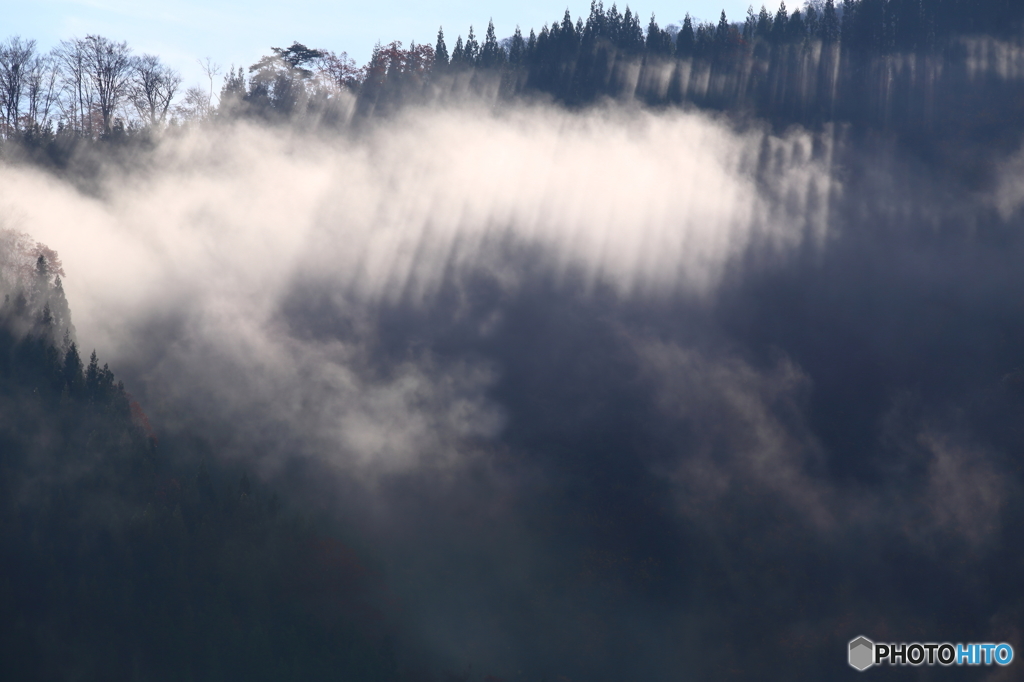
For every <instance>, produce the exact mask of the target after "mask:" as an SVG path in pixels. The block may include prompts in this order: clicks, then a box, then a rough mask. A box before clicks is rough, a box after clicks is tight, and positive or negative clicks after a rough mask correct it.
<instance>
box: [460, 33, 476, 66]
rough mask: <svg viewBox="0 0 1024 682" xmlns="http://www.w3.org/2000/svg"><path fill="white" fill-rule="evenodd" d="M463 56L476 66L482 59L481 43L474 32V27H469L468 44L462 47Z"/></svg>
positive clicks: (471, 64) (466, 60) (464, 59)
mask: <svg viewBox="0 0 1024 682" xmlns="http://www.w3.org/2000/svg"><path fill="white" fill-rule="evenodd" d="M462 58H463V61H465V62H466V64H469V65H470V66H475V65H476V63H477V62H478V61H479V59H480V43H478V42H477V40H476V36H475V35H474V34H473V27H472V26H470V27H469V35H468V36H467V37H466V44H465V46H464V47H463V48H462Z"/></svg>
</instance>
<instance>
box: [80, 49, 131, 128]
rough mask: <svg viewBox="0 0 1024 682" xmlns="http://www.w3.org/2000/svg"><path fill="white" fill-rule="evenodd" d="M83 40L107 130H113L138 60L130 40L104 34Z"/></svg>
mask: <svg viewBox="0 0 1024 682" xmlns="http://www.w3.org/2000/svg"><path fill="white" fill-rule="evenodd" d="M82 43H83V44H84V48H85V49H84V52H85V64H86V67H87V73H88V76H89V78H90V79H91V80H92V84H93V86H94V87H95V89H96V104H97V106H98V107H99V113H100V117H101V119H102V125H103V132H104V133H110V131H111V130H112V129H113V117H114V111H115V110H116V109H117V106H118V104H119V103H120V101H121V100H122V98H124V96H125V95H126V94H127V92H128V88H129V85H130V84H131V77H132V73H133V71H134V67H135V59H134V58H132V54H131V49H130V48H129V47H128V43H126V42H121V43H115V42H114V41H112V40H110V39H108V38H104V37H102V36H94V35H89V36H86V37H85V40H83V41H82Z"/></svg>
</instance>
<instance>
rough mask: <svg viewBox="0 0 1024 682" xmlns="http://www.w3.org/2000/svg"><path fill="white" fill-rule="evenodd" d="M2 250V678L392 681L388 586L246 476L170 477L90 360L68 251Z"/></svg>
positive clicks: (18, 237) (189, 468) (120, 392)
mask: <svg viewBox="0 0 1024 682" xmlns="http://www.w3.org/2000/svg"><path fill="white" fill-rule="evenodd" d="M0 243H2V244H3V247H4V249H3V251H2V252H0V282H2V283H3V285H4V291H5V292H6V293H5V294H4V301H3V305H2V306H0V574H2V576H3V580H2V581H0V612H2V614H3V616H2V617H0V657H2V659H3V668H4V674H5V675H6V676H8V677H10V678H11V679H19V680H66V679H97V680H98V679H107V680H113V679H125V680H127V679H239V677H240V676H244V677H246V678H248V679H265V680H289V679H296V680H309V679H337V677H338V676H339V675H342V676H347V677H351V678H353V679H360V680H389V679H395V674H396V671H397V668H396V661H395V656H394V652H393V651H391V650H390V649H388V648H387V645H386V641H385V639H384V637H385V635H386V634H387V630H386V628H387V627H388V623H387V619H388V616H389V614H387V613H386V612H385V610H384V609H386V608H387V602H386V600H384V599H382V598H383V597H384V594H383V592H381V591H380V586H379V584H378V582H379V581H378V579H377V577H376V576H375V575H374V571H373V570H372V569H371V568H369V567H367V566H366V565H365V564H364V563H363V561H362V560H361V559H360V557H359V556H358V555H357V554H356V553H355V552H354V551H353V550H352V549H350V548H349V547H347V546H346V545H345V544H344V543H342V542H341V541H339V540H338V539H336V537H332V536H331V535H329V534H324V533H323V531H322V529H317V528H316V527H315V526H314V525H313V524H312V523H310V522H309V521H304V520H302V519H301V518H299V517H298V516H295V515H294V514H292V515H290V516H289V515H286V514H284V513H282V512H281V502H280V501H279V499H278V497H277V496H276V495H274V494H272V493H267V492H265V491H264V489H261V488H260V486H259V485H258V484H253V483H251V482H250V479H249V478H248V476H247V475H246V474H244V473H243V474H242V475H241V478H240V479H238V478H235V479H234V481H231V480H230V477H231V473H232V471H233V470H231V469H225V467H224V466H223V465H222V464H221V463H220V462H217V461H214V462H211V464H210V466H209V467H208V466H207V464H206V462H204V461H200V460H197V459H195V458H193V459H192V460H191V461H189V460H188V459H186V460H185V461H180V460H179V461H177V462H173V461H168V459H167V457H166V456H165V455H163V454H162V452H161V449H160V447H159V445H158V440H157V436H156V435H155V434H154V433H153V432H152V430H151V427H150V425H149V422H148V419H147V417H146V415H145V413H144V412H143V410H142V408H141V406H140V405H139V404H138V403H136V402H134V401H133V400H132V398H131V396H130V395H129V394H128V393H127V392H126V391H125V388H124V385H123V384H122V383H121V382H116V383H115V380H114V375H113V373H112V372H111V371H110V369H109V368H108V367H107V365H106V364H104V365H103V367H100V366H99V362H98V360H97V356H96V353H95V352H93V353H92V355H91V357H90V359H89V361H88V363H85V362H83V360H82V358H81V356H80V354H79V350H78V348H77V346H76V344H75V341H74V327H73V326H72V325H71V318H70V311H69V309H68V305H67V302H66V300H65V298H64V294H63V290H62V288H61V280H60V274H58V273H59V271H60V269H61V267H60V261H59V259H58V258H57V255H56V253H55V252H54V251H52V250H50V249H48V248H46V247H45V246H42V245H39V244H36V243H34V242H33V241H32V240H31V239H30V238H28V237H27V236H26V235H23V234H19V233H16V232H13V231H9V230H8V231H0ZM31 255H36V259H35V263H36V266H35V269H34V271H31V272H30V273H26V272H25V270H26V268H25V263H24V261H25V259H26V257H28V256H31ZM211 469H212V472H213V473H212V475H211ZM236 473H237V472H236Z"/></svg>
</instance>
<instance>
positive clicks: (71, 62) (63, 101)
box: [53, 38, 94, 135]
mask: <svg viewBox="0 0 1024 682" xmlns="http://www.w3.org/2000/svg"><path fill="white" fill-rule="evenodd" d="M53 55H54V58H55V59H56V60H57V63H58V65H59V67H60V73H61V79H62V81H63V87H62V89H61V96H60V98H59V99H58V100H57V104H58V106H59V107H60V109H61V114H62V115H63V117H64V119H65V120H66V121H68V122H69V123H70V124H71V129H72V130H75V131H77V132H79V133H83V134H85V135H92V133H93V125H92V111H93V99H94V98H93V90H92V81H91V79H90V78H89V75H88V68H87V64H86V57H85V41H83V40H80V39H78V38H72V39H71V40H62V41H61V43H60V45H59V46H58V47H57V48H56V49H55V50H54V51H53Z"/></svg>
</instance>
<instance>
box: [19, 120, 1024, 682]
mask: <svg viewBox="0 0 1024 682" xmlns="http://www.w3.org/2000/svg"><path fill="white" fill-rule="evenodd" d="M1021 158H1022V157H1021V155H1020V154H1014V153H1007V154H1006V155H1005V157H1004V158H998V159H993V160H992V161H991V168H990V177H991V180H990V181H986V182H979V181H977V179H976V178H971V179H964V178H963V177H961V176H959V175H958V174H957V173H956V172H953V171H952V170H951V169H947V168H936V167H934V166H932V165H929V163H928V162H927V161H925V160H922V158H921V157H920V156H919V155H917V153H916V152H914V151H913V150H912V149H909V148H907V147H905V146H903V145H901V143H900V142H899V141H898V140H894V139H892V138H888V137H885V136H873V135H870V134H863V133H858V132H855V131H851V130H850V129H849V128H846V127H842V126H839V125H836V126H824V127H821V128H819V129H817V130H814V131H809V130H805V129H803V128H800V127H792V128H790V129H788V130H787V131H785V132H781V133H780V132H778V131H773V130H772V129H770V128H769V127H767V126H765V125H761V124H759V123H756V122H754V123H752V122H743V123H740V122H737V121H736V120H735V119H733V118H730V117H727V116H725V115H714V114H709V113H702V112H697V111H688V110H678V109H677V110H669V111H654V110H648V109H641V108H638V107H632V106H628V105H605V106H597V107H593V108H589V109H586V110H583V111H567V110H565V109H562V108H558V107H554V106H547V105H541V104H536V105H525V104H523V105H514V106H508V107H506V108H503V109H502V110H501V111H497V112H496V111H495V110H494V109H492V108H490V107H487V106H485V105H484V104H481V103H477V104H472V103H470V104H458V105H456V104H451V105H445V106H441V105H437V106H429V107H409V108H407V109H405V110H403V111H402V112H401V113H400V114H398V115H395V116H393V117H389V118H386V119H381V120H377V121H374V122H372V123H370V124H367V125H365V126H363V127H362V128H359V129H349V130H345V131H342V132H336V133H329V132H324V131H315V132H310V131H308V130H306V131H304V130H300V129H298V128H297V127H296V128H291V127H286V126H261V125H257V124H253V123H245V122H237V123H230V124H224V125H220V126H209V127H205V128H194V129H190V130H185V131H183V132H180V133H178V134H176V135H167V136H165V137H164V138H162V139H161V140H160V141H159V142H158V144H157V145H156V147H155V149H153V150H152V151H149V152H145V153H142V154H140V156H139V158H137V159H134V160H132V161H131V162H129V163H124V164H117V165H114V164H110V165H103V164H102V163H100V165H99V167H100V168H101V172H100V173H99V175H98V176H97V177H95V178H90V181H89V182H88V183H77V184H76V183H75V182H71V181H69V180H67V179H62V178H60V177H57V176H55V175H53V174H48V173H46V172H44V171H40V170H34V169H32V168H31V167H27V166H18V165H16V164H9V165H4V166H2V167H0V215H2V216H3V217H4V218H3V220H4V222H3V226H4V227H6V228H12V229H17V230H21V231H24V232H27V233H30V234H31V235H32V237H33V238H35V239H38V240H39V241H40V242H43V243H45V244H47V245H48V246H50V247H52V248H53V249H56V250H57V251H58V252H59V254H60V257H61V259H62V262H63V267H64V270H65V271H66V275H67V276H66V278H65V280H64V289H65V291H66V293H67V298H68V301H69V303H70V306H71V310H72V314H73V318H74V325H75V328H76V330H77V339H78V342H79V345H80V346H81V347H82V348H87V349H92V348H94V347H95V348H97V349H98V351H99V352H100V353H101V355H103V357H104V358H105V359H106V360H107V361H109V362H110V365H111V367H113V368H114V369H115V370H116V371H117V372H118V375H119V376H121V377H123V379H124V381H125V384H126V386H127V387H128V389H129V390H130V391H131V392H132V394H133V395H134V396H135V398H136V399H137V400H138V401H139V403H140V404H141V405H142V406H143V407H144V408H145V410H146V413H147V414H148V415H149V419H150V421H151V423H152V425H153V428H154V430H155V431H156V433H157V434H158V436H159V438H160V446H159V448H160V449H161V450H162V451H163V452H165V453H166V456H167V457H171V458H174V457H185V456H186V455H187V454H188V453H192V452H194V451H196V450H200V451H202V452H204V453H215V455H214V456H216V457H221V458H225V459H227V460H230V461H232V462H235V463H240V464H242V465H243V466H245V467H247V468H249V469H250V470H251V471H252V472H254V474H255V475H258V476H259V477H260V478H261V480H263V481H265V482H266V483H267V485H270V486H277V487H278V488H279V489H281V490H282V491H285V494H286V495H287V496H288V497H289V498H290V499H292V500H293V502H292V504H294V505H296V506H300V507H303V506H304V507H308V508H311V509H316V510H318V512H317V513H321V514H325V515H327V516H330V517H332V518H334V519H337V521H338V523H340V524H342V525H344V526H345V527H347V528H350V529H351V532H352V534H353V536H355V537H358V538H360V541H359V542H360V543H361V546H362V547H363V548H364V550H365V552H366V553H367V554H368V555H370V556H372V557H374V559H375V560H376V561H378V562H379V564H380V565H381V566H382V567H383V568H382V572H383V575H384V580H385V581H386V582H387V584H388V585H389V589H390V590H392V592H393V594H394V598H395V600H396V602H397V603H398V604H399V605H400V610H401V613H402V617H401V619H400V621H401V625H400V630H401V638H402V641H403V642H407V643H408V646H409V650H410V651H418V652H424V655H425V656H426V657H427V658H428V659H429V660H430V661H432V663H431V665H434V666H436V669H437V670H439V671H446V672H448V673H449V674H451V675H454V676H458V675H464V676H465V677H464V678H463V679H465V678H470V679H477V678H478V677H481V676H483V675H486V674H492V675H496V676H499V677H501V678H502V679H541V678H544V677H546V678H547V679H573V680H576V679H658V680H660V679H664V680H669V679H680V678H681V677H683V678H687V679H722V678H728V677H729V676H735V677H739V678H752V679H753V678H756V679H776V678H778V679H821V678H822V677H823V676H830V675H836V674H839V670H841V669H844V668H846V666H847V663H846V660H845V658H844V656H845V653H844V651H845V646H846V643H847V642H848V641H849V640H850V639H852V638H853V637H856V636H857V635H859V634H871V635H874V636H875V637H877V638H879V639H881V640H884V641H964V642H973V641H990V642H1001V641H1007V642H1011V643H1013V644H1014V645H1015V646H1017V643H1018V642H1019V637H1020V632H1019V623H1020V622H1021V618H1022V614H1021V606H1022V601H1021V596H1022V595H1021V592H1020V588H1019V585H1018V581H1017V580H1016V579H1015V576H1016V570H1017V569H1019V566H1020V561H1021V554H1020V552H1019V550H1018V549H1016V548H1015V547H1016V544H1017V543H1015V542H1013V539H1014V538H1016V537H1019V533H1020V531H1021V523H1022V521H1024V516H1022V513H1024V510H1022V509H1021V506H1020V502H1019V493H1020V490H1019V488H1020V463H1019V461H1018V460H1019V456H1018V453H1019V452H1020V447H1021V445H1022V444H1024V443H1022V440H1021V433H1020V430H1019V426H1018V424H1019V421H1020V417H1021V409H1022V407H1024V404H1022V399H1024V394H1022V393H1021V391H1020V379H1019V376H1020V371H1021V370H1020V369H1019V368H1020V367H1021V366H1024V361H1022V359H1021V356H1022V348H1024V345H1022V342H1024V316H1022V313H1024V298H1022V297H1021V296H1020V295H1019V294H1017V293H1014V292H1020V291H1024V289H1022V288H1021V285H1022V284H1024V281H1022V280H1024V275H1022V274H1021V273H1022V271H1021V269H1020V267H1019V263H1020V258H1021V256H1022V255H1024V253H1022V247H1024V239H1022V235H1021V234H1020V230H1019V226H1020V216H1021V213H1020V209H1021V205H1022V203H1024V201H1022V197H1024V190H1022V189H1021V188H1022V186H1024V185H1022V179H1021V178H1022V176H1021V173H1020V169H1021V161H1020V159H1021ZM409 655H410V656H413V654H409ZM886 672H891V671H883V670H879V671H874V673H875V674H879V675H883V676H885V674H886ZM919 672H920V676H921V678H922V679H924V678H925V673H926V672H934V673H941V672H942V671H940V670H936V671H925V670H924V669H921V670H920V671H919ZM999 672H1000V671H999V670H994V671H993V670H988V671H979V677H982V676H984V674H988V673H993V674H994V673H999ZM1003 672H1006V671H1003ZM559 676H561V677H559ZM934 676H935V677H941V675H939V674H936V675H934ZM928 679H931V678H930V677H928ZM986 679H989V678H986ZM990 679H999V678H997V677H996V676H992V677H991V678H990Z"/></svg>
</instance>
